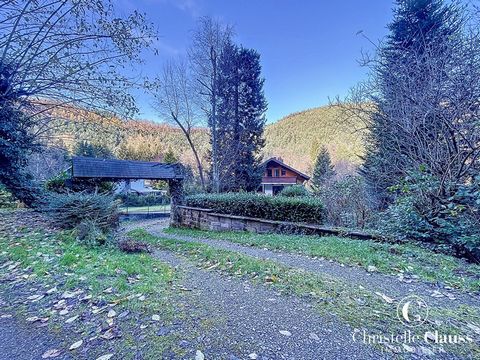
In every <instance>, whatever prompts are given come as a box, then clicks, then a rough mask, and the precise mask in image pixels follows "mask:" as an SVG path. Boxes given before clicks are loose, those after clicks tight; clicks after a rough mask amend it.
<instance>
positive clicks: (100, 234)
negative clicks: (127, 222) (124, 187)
mask: <svg viewBox="0 0 480 360" xmlns="http://www.w3.org/2000/svg"><path fill="white" fill-rule="evenodd" d="M44 210H45V211H46V212H47V214H48V215H49V216H50V217H51V218H52V221H53V223H54V225H56V226H58V227H60V228H63V229H76V230H77V237H78V239H79V240H80V241H82V242H84V243H86V244H88V245H98V244H105V243H106V242H107V240H109V238H111V233H112V231H113V230H114V229H115V228H116V227H117V226H118V222H119V203H118V202H117V201H115V200H114V199H113V197H111V196H109V195H99V194H87V193H71V194H57V195H54V196H51V197H50V199H49V201H48V205H47V206H46V207H45V209H44Z"/></svg>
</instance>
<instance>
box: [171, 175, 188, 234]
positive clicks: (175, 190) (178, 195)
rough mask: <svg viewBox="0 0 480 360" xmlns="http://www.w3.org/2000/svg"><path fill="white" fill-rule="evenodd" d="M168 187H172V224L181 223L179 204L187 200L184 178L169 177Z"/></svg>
mask: <svg viewBox="0 0 480 360" xmlns="http://www.w3.org/2000/svg"><path fill="white" fill-rule="evenodd" d="M168 187H169V188H170V224H171V225H176V224H179V223H180V219H179V216H180V214H179V212H178V209H177V206H178V205H183V204H184V202H185V195H184V193H183V179H169V180H168Z"/></svg>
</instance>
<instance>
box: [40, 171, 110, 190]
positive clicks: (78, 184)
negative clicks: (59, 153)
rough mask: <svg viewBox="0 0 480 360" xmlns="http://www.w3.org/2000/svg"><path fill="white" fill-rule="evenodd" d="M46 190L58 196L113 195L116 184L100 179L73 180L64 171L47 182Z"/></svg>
mask: <svg viewBox="0 0 480 360" xmlns="http://www.w3.org/2000/svg"><path fill="white" fill-rule="evenodd" d="M44 186H45V189H46V190H48V191H51V192H55V193H58V194H64V193H68V192H71V191H73V192H90V193H94V192H99V193H112V192H113V190H115V186H116V184H115V183H114V182H110V181H104V180H100V179H77V178H74V179H72V178H71V176H70V174H69V172H68V171H62V172H61V173H59V174H58V175H56V176H54V177H52V178H50V179H48V180H47V181H46V182H45V185H44Z"/></svg>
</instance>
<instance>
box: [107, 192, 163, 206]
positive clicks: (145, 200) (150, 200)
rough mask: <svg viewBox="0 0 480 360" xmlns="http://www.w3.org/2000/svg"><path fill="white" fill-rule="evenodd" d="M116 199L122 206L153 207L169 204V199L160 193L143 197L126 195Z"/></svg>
mask: <svg viewBox="0 0 480 360" xmlns="http://www.w3.org/2000/svg"><path fill="white" fill-rule="evenodd" d="M116 198H117V199H118V200H120V201H121V202H122V206H155V205H167V204H169V203H170V198H169V197H168V196H167V195H165V194H162V193H152V194H145V195H139V194H135V193H126V194H120V195H117V196H116Z"/></svg>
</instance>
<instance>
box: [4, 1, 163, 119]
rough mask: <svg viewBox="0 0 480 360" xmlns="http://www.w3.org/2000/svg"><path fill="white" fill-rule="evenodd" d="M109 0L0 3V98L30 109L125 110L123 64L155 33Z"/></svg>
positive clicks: (130, 80)
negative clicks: (118, 10)
mask: <svg viewBox="0 0 480 360" xmlns="http://www.w3.org/2000/svg"><path fill="white" fill-rule="evenodd" d="M114 10H115V9H114V2H113V1H111V0H75V1H73V0H35V1H34V0H24V1H2V2H1V4H0V83H1V85H0V100H1V101H2V102H5V101H10V103H11V104H15V106H16V107H19V108H21V109H22V110H24V111H28V113H29V114H30V115H31V116H35V117H36V119H37V124H38V123H40V122H41V120H42V119H43V120H45V119H48V116H46V114H47V113H48V111H49V110H51V109H52V108H56V107H61V106H64V105H69V106H72V105H73V106H78V107H81V108H85V109H89V110H104V111H108V112H121V113H122V114H131V113H132V112H133V111H135V110H136V108H135V103H134V101H133V98H132V96H131V95H130V93H129V92H130V90H131V88H132V86H134V85H135V84H137V80H138V79H136V78H135V77H133V76H127V75H125V74H126V73H128V72H127V71H125V70H128V69H127V68H128V67H129V66H130V65H131V64H132V63H133V62H136V61H140V53H141V51H142V50H143V49H144V48H145V47H148V46H150V45H151V42H152V40H153V38H154V37H155V36H156V35H155V33H154V31H153V29H152V27H151V26H150V25H148V24H147V23H146V22H145V18H144V16H143V15H142V14H140V13H138V12H134V13H133V14H131V15H129V16H128V17H123V18H122V17H119V16H117V15H115V11H114Z"/></svg>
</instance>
